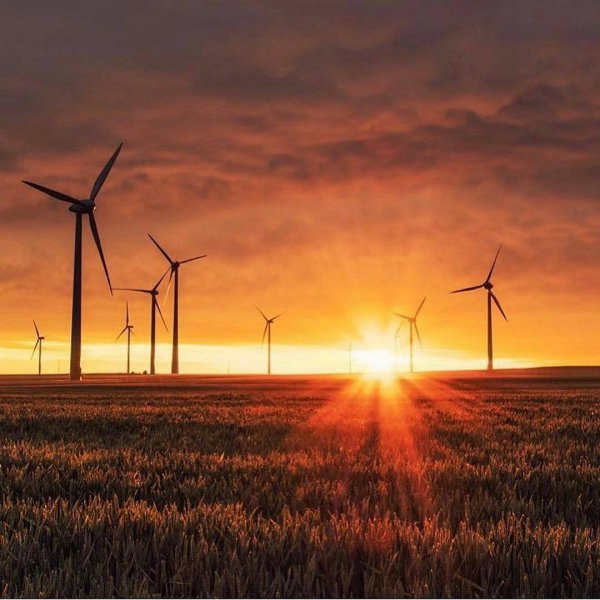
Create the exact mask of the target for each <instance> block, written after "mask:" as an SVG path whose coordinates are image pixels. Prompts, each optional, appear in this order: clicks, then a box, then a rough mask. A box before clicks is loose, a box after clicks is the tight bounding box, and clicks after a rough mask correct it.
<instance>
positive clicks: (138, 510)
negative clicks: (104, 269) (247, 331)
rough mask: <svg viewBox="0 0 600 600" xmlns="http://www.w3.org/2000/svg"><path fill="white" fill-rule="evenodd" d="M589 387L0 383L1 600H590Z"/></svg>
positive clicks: (597, 383)
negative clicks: (347, 599)
mask: <svg viewBox="0 0 600 600" xmlns="http://www.w3.org/2000/svg"><path fill="white" fill-rule="evenodd" d="M599 410H600V370H597V369H556V370H535V371H514V372H505V373H502V374H497V375H495V376H493V377H488V376H484V375H482V374H466V373H463V374H454V375H444V374H428V375H420V376H415V377H414V378H410V379H409V378H398V379H382V380H379V379H367V378H363V377H360V376H355V377H352V378H349V377H334V376H331V377H326V376H319V377H272V378H266V377H263V378H260V377H227V378H222V377H186V376H179V377H160V376H159V377H156V378H150V377H142V376H130V377H90V378H88V379H86V380H85V381H84V382H82V383H78V384H74V385H70V384H68V383H67V382H66V380H65V379H63V378H59V377H52V376H49V377H41V378H34V377H31V378H26V377H24V378H19V377H4V378H0V433H1V436H0V493H1V497H0V585H1V586H2V587H1V588H0V592H2V593H3V594H4V595H9V596H19V595H25V596H40V595H43V596H58V595H59V596H84V595H87V596H90V595H91V596H150V595H162V596H212V597H214V596H217V597H232V596H234V597H236V596H242V597H247V596H252V597H262V596H270V597H275V596H288V597H289V596H303V597H307V596H308V597H321V596H329V597H331V596H354V597H361V596H370V597H376V596H387V597H389V596H539V595H542V596H581V597H590V596H592V597H593V596H598V595H600V546H599V540H600V449H599V448H600V425H599V421H598V418H597V417H598V411H599Z"/></svg>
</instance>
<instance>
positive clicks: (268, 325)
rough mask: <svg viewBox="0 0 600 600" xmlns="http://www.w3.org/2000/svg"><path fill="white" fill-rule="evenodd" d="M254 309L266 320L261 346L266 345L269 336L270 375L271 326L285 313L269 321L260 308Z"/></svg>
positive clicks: (268, 372) (268, 363) (268, 357)
mask: <svg viewBox="0 0 600 600" xmlns="http://www.w3.org/2000/svg"><path fill="white" fill-rule="evenodd" d="M254 308H256V310H257V311H258V312H259V313H260V314H261V315H262V317H263V319H264V320H265V330H264V331H263V336H262V342H261V344H264V343H265V335H266V336H267V374H268V375H270V374H271V325H272V324H273V322H274V321H275V319H278V318H279V317H280V316H281V315H282V314H283V313H282V312H281V313H279V314H278V315H275V316H274V317H271V318H270V319H269V318H268V317H267V315H265V313H264V312H263V311H262V310H260V308H258V306H255V307H254Z"/></svg>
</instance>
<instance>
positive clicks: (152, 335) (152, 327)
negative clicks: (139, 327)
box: [113, 269, 169, 375]
mask: <svg viewBox="0 0 600 600" xmlns="http://www.w3.org/2000/svg"><path fill="white" fill-rule="evenodd" d="M168 272H169V269H167V270H166V271H165V272H164V273H163V276H162V277H161V278H160V279H159V280H158V281H157V282H156V285H155V286H154V287H153V288H151V289H149V290H145V289H141V288H113V289H114V290H119V291H128V292H141V293H142V294H150V296H151V302H152V304H151V311H150V375H154V374H155V373H156V368H155V357H156V310H157V309H158V314H159V315H160V318H161V319H162V322H163V325H164V326H165V329H166V330H167V331H169V328H168V327H167V323H166V322H165V318H164V317H163V314H162V310H160V304H159V303H158V299H157V296H158V286H159V285H160V284H161V283H162V280H163V279H164V278H165V275H166V274H167V273H168Z"/></svg>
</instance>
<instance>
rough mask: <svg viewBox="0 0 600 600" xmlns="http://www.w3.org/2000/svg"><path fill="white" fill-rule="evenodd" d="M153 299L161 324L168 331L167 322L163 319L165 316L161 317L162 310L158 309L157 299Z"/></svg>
mask: <svg viewBox="0 0 600 600" xmlns="http://www.w3.org/2000/svg"><path fill="white" fill-rule="evenodd" d="M154 301H155V302H156V308H157V309H158V314H159V315H160V318H161V320H162V322H163V325H164V326H165V329H166V330H167V331H169V328H168V327H167V322H166V321H165V318H164V317H163V314H162V310H160V304H159V303H158V300H156V299H155V300H154Z"/></svg>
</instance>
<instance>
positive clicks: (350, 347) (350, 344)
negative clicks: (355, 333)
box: [348, 342, 352, 375]
mask: <svg viewBox="0 0 600 600" xmlns="http://www.w3.org/2000/svg"><path fill="white" fill-rule="evenodd" d="M348 373H349V374H350V375H352V342H350V343H349V344H348Z"/></svg>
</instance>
